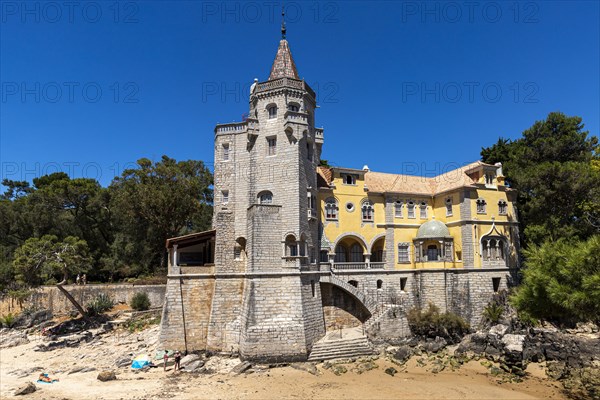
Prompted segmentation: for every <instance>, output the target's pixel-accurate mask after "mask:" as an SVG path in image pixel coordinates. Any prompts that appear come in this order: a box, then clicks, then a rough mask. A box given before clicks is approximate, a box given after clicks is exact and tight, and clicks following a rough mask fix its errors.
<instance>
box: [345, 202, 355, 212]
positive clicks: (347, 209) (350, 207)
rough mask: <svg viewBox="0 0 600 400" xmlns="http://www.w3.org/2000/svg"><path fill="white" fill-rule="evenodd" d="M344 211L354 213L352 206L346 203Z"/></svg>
mask: <svg viewBox="0 0 600 400" xmlns="http://www.w3.org/2000/svg"><path fill="white" fill-rule="evenodd" d="M346 211H348V212H352V211H354V204H352V203H346Z"/></svg>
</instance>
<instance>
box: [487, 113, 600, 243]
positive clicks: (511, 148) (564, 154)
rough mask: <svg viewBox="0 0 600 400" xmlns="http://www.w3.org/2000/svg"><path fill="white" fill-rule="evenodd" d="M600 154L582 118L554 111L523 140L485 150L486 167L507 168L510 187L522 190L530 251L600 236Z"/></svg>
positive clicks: (501, 141) (520, 206) (521, 204)
mask: <svg viewBox="0 0 600 400" xmlns="http://www.w3.org/2000/svg"><path fill="white" fill-rule="evenodd" d="M598 149H599V147H598V138H597V137H595V136H589V132H587V131H584V125H583V124H582V120H581V118H580V117H568V116H566V115H564V114H562V113H560V112H553V113H550V114H549V115H548V117H547V118H546V119H545V120H543V121H537V122H536V123H535V124H534V125H533V126H532V127H531V128H529V129H527V130H526V131H524V132H523V136H522V137H521V138H519V139H517V140H514V141H510V140H507V139H502V138H500V139H499V140H498V142H497V143H496V144H494V145H493V146H491V147H488V148H483V149H482V150H481V156H482V160H483V161H484V162H486V163H496V162H502V163H503V172H504V174H505V175H506V182H507V183H508V184H509V185H510V186H511V187H512V188H514V189H517V191H518V192H517V193H518V197H517V206H518V210H519V219H520V222H521V223H522V224H523V225H524V227H525V228H524V230H523V231H524V240H525V242H524V244H525V247H526V246H527V245H528V244H538V245H539V244H541V243H542V242H543V241H544V240H546V239H551V240H558V239H559V238H572V237H575V238H579V239H586V238H588V237H590V236H591V235H593V234H595V233H598V232H600V168H597V166H598V165H599V164H598V162H599V161H598V160H599V159H598Z"/></svg>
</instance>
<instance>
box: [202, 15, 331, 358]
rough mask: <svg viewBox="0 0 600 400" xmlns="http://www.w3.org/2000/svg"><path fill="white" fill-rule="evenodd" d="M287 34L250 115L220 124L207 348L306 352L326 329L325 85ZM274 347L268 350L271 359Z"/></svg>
mask: <svg viewBox="0 0 600 400" xmlns="http://www.w3.org/2000/svg"><path fill="white" fill-rule="evenodd" d="M282 34H283V35H282V36H283V37H282V39H281V41H280V42H279V48H278V49H277V54H276V56H275V60H274V62H273V66H272V68H271V73H270V75H269V78H268V80H267V81H265V82H258V81H257V80H255V83H254V84H253V85H252V88H251V90H250V91H251V93H250V104H249V114H248V118H247V119H246V120H245V121H243V122H240V123H231V124H223V125H217V127H216V128H215V158H214V159H215V171H214V176H215V181H214V193H215V202H214V217H213V225H214V227H215V229H216V232H217V233H216V242H215V275H216V276H217V277H219V278H220V279H217V280H216V283H215V288H214V295H213V302H212V310H211V316H210V325H209V327H208V336H207V345H208V348H209V349H214V350H226V351H230V350H233V351H236V350H237V351H239V352H240V354H241V356H242V357H244V358H249V359H257V358H258V359H265V358H268V359H270V360H284V359H285V360H290V359H306V357H307V355H308V353H309V352H310V349H311V348H312V345H313V343H314V342H315V341H316V340H318V339H319V338H320V337H322V336H323V335H324V333H325V332H324V322H323V314H322V309H321V295H320V286H319V278H318V277H319V273H318V260H317V256H318V254H319V247H318V246H319V242H318V220H317V204H316V201H317V177H316V166H317V165H318V164H319V158H320V154H321V146H322V143H323V131H322V130H321V129H316V128H315V126H314V113H315V108H316V100H315V92H314V91H313V90H312V89H311V88H310V87H309V86H308V84H306V82H304V80H301V79H300V78H299V76H298V71H297V69H296V65H295V63H294V59H293V58H292V53H291V51H290V47H289V44H288V42H287V40H286V39H285V25H283V26H282ZM267 354H268V356H266V355H267Z"/></svg>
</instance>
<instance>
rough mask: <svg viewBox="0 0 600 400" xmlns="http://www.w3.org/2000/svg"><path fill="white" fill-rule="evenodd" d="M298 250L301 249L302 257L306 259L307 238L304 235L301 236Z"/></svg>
mask: <svg viewBox="0 0 600 400" xmlns="http://www.w3.org/2000/svg"><path fill="white" fill-rule="evenodd" d="M298 248H299V249H300V257H306V255H307V254H306V236H305V235H304V233H303V234H302V235H300V242H299V243H298Z"/></svg>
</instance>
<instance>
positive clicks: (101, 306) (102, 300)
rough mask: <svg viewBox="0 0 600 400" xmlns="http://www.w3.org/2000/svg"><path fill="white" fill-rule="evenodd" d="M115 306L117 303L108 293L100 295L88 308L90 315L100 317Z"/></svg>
mask: <svg viewBox="0 0 600 400" xmlns="http://www.w3.org/2000/svg"><path fill="white" fill-rule="evenodd" d="M114 306H115V302H114V301H113V299H111V298H110V296H109V295H107V294H106V293H100V294H99V295H97V296H96V297H94V299H93V300H92V301H90V302H89V303H88V304H87V306H86V308H87V312H88V314H89V315H92V316H93V315H99V314H102V313H103V312H105V311H108V310H110V309H111V308H113V307H114Z"/></svg>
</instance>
